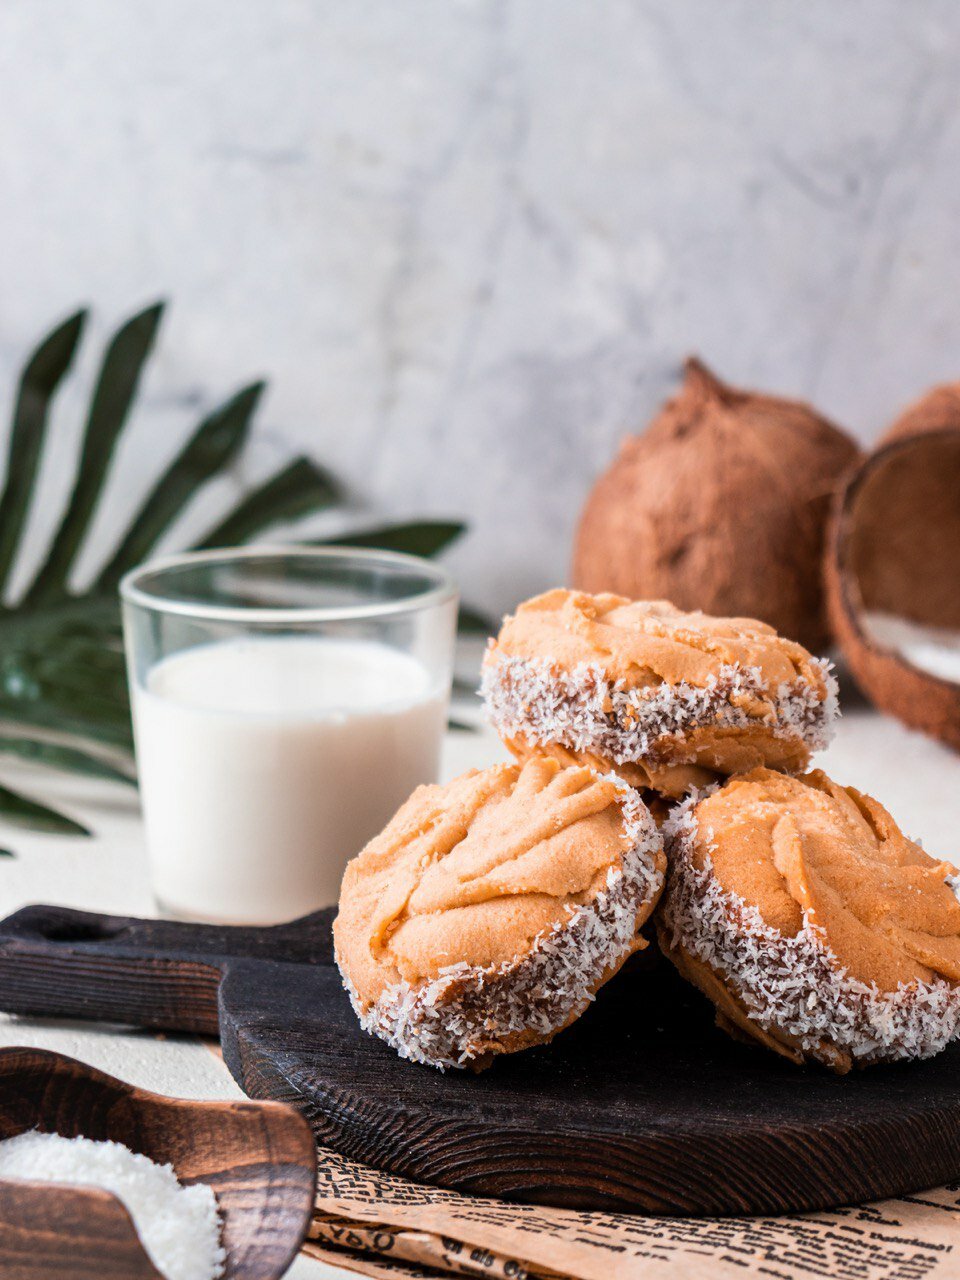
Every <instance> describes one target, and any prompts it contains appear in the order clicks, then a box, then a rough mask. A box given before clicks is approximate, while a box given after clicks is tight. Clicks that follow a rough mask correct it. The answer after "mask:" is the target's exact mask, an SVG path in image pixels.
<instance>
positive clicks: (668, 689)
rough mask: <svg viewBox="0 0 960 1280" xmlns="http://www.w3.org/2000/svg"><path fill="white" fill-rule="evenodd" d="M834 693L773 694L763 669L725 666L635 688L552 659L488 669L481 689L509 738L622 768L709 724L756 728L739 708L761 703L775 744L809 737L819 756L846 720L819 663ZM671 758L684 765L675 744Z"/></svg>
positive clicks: (585, 666)
mask: <svg viewBox="0 0 960 1280" xmlns="http://www.w3.org/2000/svg"><path fill="white" fill-rule="evenodd" d="M814 665H815V666H816V667H817V669H818V670H819V672H820V674H821V676H822V678H823V682H824V685H825V687H826V694H825V695H822V694H821V693H820V691H819V690H818V689H816V688H815V687H814V686H813V685H811V684H810V682H809V681H807V680H795V681H792V682H790V683H784V684H781V685H779V687H778V688H777V689H776V690H771V689H770V688H769V687H768V686H767V684H766V683H765V682H764V680H763V676H762V673H761V671H760V669H759V668H758V667H741V666H738V665H735V664H734V665H730V664H726V665H724V666H722V667H721V668H720V671H719V673H718V674H717V675H715V676H711V678H710V679H709V680H708V682H707V683H706V684H705V685H703V686H697V685H692V684H688V683H686V682H685V681H684V682H681V683H680V684H666V683H664V684H659V685H654V686H652V687H645V688H631V689H628V688H626V687H625V685H624V681H623V680H622V679H620V680H616V681H610V680H608V679H607V678H606V673H605V672H604V670H603V668H602V667H601V666H599V665H597V664H594V663H586V662H582V663H580V664H578V665H577V666H575V667H574V668H573V669H572V670H570V671H566V670H564V669H563V668H562V667H558V666H556V665H555V664H554V663H552V662H550V660H549V659H547V658H539V659H528V658H518V657H500V658H498V659H497V660H495V661H493V662H491V663H489V664H488V665H487V666H486V667H484V671H483V678H482V683H481V687H480V691H481V694H482V695H483V699H484V706H485V710H486V714H487V718H488V720H489V721H490V723H491V724H492V725H493V726H494V728H495V729H496V730H497V732H498V733H499V734H500V735H501V736H502V737H506V738H512V737H515V736H517V735H522V736H523V737H525V738H526V739H527V740H528V741H530V742H534V743H537V744H539V745H547V744H549V743H559V744H560V745H561V746H564V747H567V748H569V749H570V750H572V751H583V752H588V753H590V754H593V755H600V756H603V757H605V758H607V759H609V760H613V761H615V762H616V763H617V764H627V763H629V762H634V761H641V760H649V761H656V762H661V761H663V760H664V759H666V758H667V757H666V756H665V755H664V753H663V746H664V744H663V742H662V740H663V739H670V738H673V737H675V736H678V735H679V736H682V735H683V733H684V732H685V731H687V730H688V729H692V728H696V727H697V726H699V725H704V724H710V725H718V726H720V727H724V728H726V727H729V728H736V729H744V728H748V727H749V726H751V725H755V724H757V722H758V721H757V717H756V716H755V715H750V714H749V712H748V711H746V710H745V709H744V707H743V706H742V705H739V704H741V703H742V702H743V701H744V700H745V699H749V700H756V699H758V698H759V699H762V700H763V701H764V702H765V704H766V706H767V708H768V719H767V720H766V721H763V722H762V723H768V724H769V726H770V729H771V731H772V732H773V733H774V734H775V735H776V736H777V737H783V738H791V737H799V738H801V739H802V740H803V741H804V742H805V743H806V744H807V746H809V747H810V749H811V751H818V750H820V749H821V748H823V747H825V746H826V745H827V743H828V742H829V741H830V738H831V737H832V734H833V724H834V721H835V720H836V718H837V715H838V714H839V699H838V694H837V682H836V679H835V677H834V675H833V670H832V664H831V663H830V662H828V661H827V660H826V659H825V658H818V659H815V660H814ZM669 745H670V754H669V759H670V760H671V761H673V762H676V763H680V762H681V759H682V757H679V756H678V755H677V754H676V743H670V744H669Z"/></svg>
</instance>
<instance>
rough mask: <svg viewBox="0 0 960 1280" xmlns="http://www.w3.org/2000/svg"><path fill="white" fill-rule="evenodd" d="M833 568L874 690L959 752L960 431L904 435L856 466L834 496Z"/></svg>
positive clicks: (863, 682)
mask: <svg viewBox="0 0 960 1280" xmlns="http://www.w3.org/2000/svg"><path fill="white" fill-rule="evenodd" d="M825 578H826V589H827V609H828V614H829V618H830V624H831V626H832V628H833V632H834V635H835V637H836V639H837V642H838V644H839V645H840V647H841V649H842V650H843V653H844V656H845V657H846V659H847V662H848V663H849V665H850V668H851V671H852V672H853V675H854V678H855V679H856V681H857V683H858V684H859V685H860V687H861V689H862V690H863V692H864V693H865V694H866V695H867V697H868V698H870V700H871V701H872V702H873V703H874V704H875V705H876V706H877V707H879V708H881V710H884V711H888V712H890V713H891V714H892V715H894V716H896V717H897V718H898V719H900V720H902V721H903V722H904V724H907V725H909V726H911V727H912V728H915V729H921V730H922V731H923V732H925V733H929V734H931V735H932V736H933V737H935V738H939V739H940V740H941V741H943V742H946V743H948V744H949V745H950V746H952V747H953V748H954V749H956V750H958V751H960V431H956V430H955V429H952V428H946V429H943V430H939V431H929V432H924V433H922V434H917V435H907V436H904V437H901V438H900V439H897V440H894V441H893V442H892V443H890V444H888V445H886V446H884V447H883V448H881V449H878V450H877V452H876V453H874V454H871V456H870V457H869V458H867V460H866V461H865V462H864V463H863V464H862V465H861V466H860V467H859V468H858V469H857V471H856V472H854V474H853V476H852V477H851V478H850V479H849V480H848V482H847V484H846V485H845V486H844V488H843V489H842V490H841V491H840V493H839V494H838V495H837V499H836V502H835V506H834V511H833V516H832V519H831V525H830V531H829V536H828V540H827V551H826V562H825ZM952 646H956V650H954V648H953V647H952ZM937 670H939V671H940V674H936V673H935V672H936V671H937Z"/></svg>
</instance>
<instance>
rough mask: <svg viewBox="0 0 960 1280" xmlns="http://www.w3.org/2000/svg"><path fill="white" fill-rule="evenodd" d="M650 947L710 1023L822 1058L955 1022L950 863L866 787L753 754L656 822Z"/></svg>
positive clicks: (896, 1055) (883, 1055)
mask: <svg viewBox="0 0 960 1280" xmlns="http://www.w3.org/2000/svg"><path fill="white" fill-rule="evenodd" d="M666 837H667V849H668V855H669V864H670V869H669V874H668V881H667V888H666V890H665V892H664V896H663V902H662V904H661V909H660V912H659V915H658V919H657V930H658V934H659V937H660V944H661V948H662V949H663V951H664V953H665V954H666V955H667V956H668V957H669V958H670V959H671V960H672V961H673V962H674V964H675V965H676V966H677V968H678V969H679V971H680V972H681V973H682V974H683V976H684V977H685V978H687V979H689V981H690V982H692V983H694V985H695V986H697V987H699V988H700V990H701V991H703V992H704V993H705V994H706V995H707V996H708V997H709V998H710V999H711V1000H712V1001H713V1003H714V1004H715V1005H716V1007H717V1014H718V1017H717V1021H718V1025H720V1026H722V1027H724V1029H725V1030H728V1031H730V1032H731V1033H732V1034H740V1035H741V1036H743V1035H745V1036H749V1037H752V1038H753V1039H754V1040H758V1041H760V1042H761V1043H762V1044H765V1045H766V1046H767V1047H768V1048H770V1049H773V1050H774V1051H775V1052H777V1053H780V1054H782V1055H783V1056H784V1057H786V1058H789V1059H790V1060H791V1061H793V1062H797V1063H801V1062H804V1061H806V1060H810V1059H813V1060H816V1061H818V1062H821V1063H823V1064H825V1065H826V1066H828V1067H831V1068H832V1069H833V1070H834V1071H838V1072H841V1073H843V1072H846V1071H849V1070H850V1068H851V1067H852V1066H854V1065H866V1064H867V1063H872V1062H890V1061H895V1060H897V1059H903V1058H928V1057H931V1056H932V1055H933V1054H935V1053H938V1052H939V1051H940V1050H941V1049H943V1048H944V1046H945V1045H946V1044H947V1043H948V1042H949V1041H950V1040H952V1039H953V1038H954V1037H955V1036H956V1035H957V1034H958V1029H960V985H958V984H960V902H958V900H957V883H958V882H957V879H956V877H957V871H956V869H955V868H954V867H952V866H951V865H950V864H949V863H947V862H937V861H935V860H934V859H933V858H931V857H929V856H928V855H927V854H926V853H924V851H923V850H922V849H921V848H920V846H919V845H917V844H914V843H913V841H911V840H908V839H907V838H906V836H904V835H903V833H902V832H901V831H900V829H899V828H898V827H897V825H896V823H895V822H894V821H893V819H892V818H891V817H890V815H889V813H887V811H886V810H885V809H884V808H883V807H882V806H881V805H879V804H877V802H876V801H875V800H872V799H871V798H870V797H869V796H865V795H861V794H860V792H858V791H855V790H854V789H853V788H852V787H841V786H839V785H838V784H837V783H835V782H832V781H831V780H830V779H829V778H828V777H827V776H826V774H824V773H822V772H820V771H819V770H815V771H813V772H812V773H809V774H807V775H806V776H804V777H800V778H791V777H787V776H786V775H784V774H780V773H774V772H773V771H771V770H769V769H757V770H755V771H754V772H752V773H749V774H747V775H745V776H744V777H740V778H732V779H731V780H730V781H728V782H727V783H726V784H725V785H724V786H722V787H719V788H717V789H716V790H714V791H713V793H712V794H710V795H708V796H706V797H705V798H701V799H699V800H697V799H696V798H692V799H690V800H688V801H686V802H684V803H683V804H682V805H680V806H678V808H677V809H676V811H675V812H674V814H673V815H672V816H671V818H670V819H669V820H668V822H667V824H666Z"/></svg>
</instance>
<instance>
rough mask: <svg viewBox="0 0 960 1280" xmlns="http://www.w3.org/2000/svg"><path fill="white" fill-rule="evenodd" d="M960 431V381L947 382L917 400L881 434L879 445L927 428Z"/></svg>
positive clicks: (930, 429)
mask: <svg viewBox="0 0 960 1280" xmlns="http://www.w3.org/2000/svg"><path fill="white" fill-rule="evenodd" d="M947 428H952V429H953V430H954V431H960V382H945V383H943V384H942V386H939V387H933V388H932V389H931V390H930V391H928V392H927V393H926V394H925V395H922V396H921V397H920V399H919V400H915V401H914V402H913V404H911V405H909V406H908V407H907V408H906V409H904V411H903V413H901V415H900V417H899V418H897V420H896V422H894V424H893V426H892V427H890V428H889V430H887V431H886V432H884V434H883V435H882V436H881V437H880V440H879V442H878V444H880V445H883V444H889V443H890V441H891V440H902V439H903V437H904V436H915V435H919V434H921V433H922V432H924V431H943V430H946V429H947Z"/></svg>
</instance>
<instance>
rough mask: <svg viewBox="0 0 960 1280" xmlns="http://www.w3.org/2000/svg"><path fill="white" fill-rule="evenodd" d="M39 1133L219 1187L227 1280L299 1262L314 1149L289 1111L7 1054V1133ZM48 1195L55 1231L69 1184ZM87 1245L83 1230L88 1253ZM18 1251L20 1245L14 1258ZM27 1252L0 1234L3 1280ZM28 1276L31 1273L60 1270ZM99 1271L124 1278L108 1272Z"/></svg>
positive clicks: (6, 1193)
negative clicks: (135, 1157) (126, 1152)
mask: <svg viewBox="0 0 960 1280" xmlns="http://www.w3.org/2000/svg"><path fill="white" fill-rule="evenodd" d="M31 1128H39V1129H41V1130H43V1131H44V1132H54V1133H61V1134H63V1135H64V1136H66V1137H70V1138H72V1137H77V1136H80V1135H82V1136H84V1137H87V1138H93V1139H96V1140H103V1139H110V1140H111V1141H114V1142H122V1143H123V1144H124V1145H125V1146H127V1147H130V1149H131V1150H133V1151H139V1152H142V1153H143V1154H144V1155H147V1156H149V1157H150V1158H151V1159H152V1160H156V1161H158V1162H160V1163H162V1164H168V1163H169V1164H172V1165H173V1167H174V1170H175V1171H176V1174H177V1177H178V1178H179V1179H180V1181H181V1182H183V1183H192V1182H198V1181H202V1182H205V1183H207V1184H208V1185H209V1186H211V1187H212V1188H213V1190H214V1193H215V1194H216V1197H217V1204H218V1207H219V1209H220V1213H221V1216H222V1218H223V1245H224V1248H225V1249H226V1252H227V1267H226V1271H225V1276H226V1277H227V1278H228V1280H229V1278H235V1280H275V1277H278V1276H281V1275H282V1274H283V1272H284V1271H285V1270H286V1269H287V1267H288V1266H289V1264H290V1261H291V1260H292V1258H293V1257H294V1256H295V1254H296V1252H297V1250H298V1248H299V1246H300V1242H301V1241H302V1240H303V1237H304V1235H305V1233H306V1229H307V1225H308V1223H309V1220H310V1215H311V1212H312V1208H313V1196H314V1190H315V1183H316V1153H315V1149H314V1144H313V1139H312V1137H311V1135H310V1131H309V1129H308V1127H307V1126H306V1125H305V1124H304V1122H303V1120H302V1119H301V1117H300V1116H299V1115H297V1114H296V1112H294V1111H291V1110H290V1109H289V1108H287V1107H283V1106H279V1105H277V1104H275V1103H268V1104H264V1103H252V1102H192V1101H187V1100H184V1099H179V1098H166V1097H161V1096H160V1095H159V1094H154V1093H149V1092H148V1091H146V1090H144V1089H136V1088H134V1087H133V1086H131V1085H128V1084H124V1083H122V1082H121V1081H119V1080H115V1079H113V1078H112V1077H111V1076H108V1075H105V1074H104V1073H102V1072H100V1071H96V1070H94V1069H93V1068H92V1067H88V1066H86V1065H84V1064H83V1063H81V1062H77V1061H75V1060H74V1059H72V1058H67V1057H64V1056H62V1055H60V1054H54V1053H47V1052H44V1051H42V1050H39V1049H16V1048H15V1049H4V1050H0V1138H6V1137H11V1136H13V1135H14V1134H16V1133H20V1132H23V1131H24V1130H25V1129H31ZM16 1186H17V1184H15V1183H12V1182H7V1183H4V1182H0V1222H2V1221H4V1220H5V1219H7V1218H9V1217H11V1216H12V1214H13V1212H14V1208H15V1205H14V1204H13V1200H15V1199H16V1195H17V1193H16V1191H15V1190H14V1189H15V1188H16ZM42 1190H44V1189H43V1188H39V1189H38V1193H39V1191H42ZM46 1194H47V1197H48V1199H47V1210H46V1220H45V1221H46V1226H47V1227H49V1226H50V1225H51V1224H52V1223H54V1222H56V1221H57V1220H58V1218H59V1215H60V1209H59V1205H60V1197H61V1189H60V1188H57V1189H56V1190H53V1189H51V1188H46ZM11 1198H12V1199H11ZM107 1199H111V1197H107ZM97 1212H98V1213H99V1214H100V1217H99V1219H98V1222H97V1224H96V1226H97V1230H98V1231H102V1232H103V1233H104V1248H105V1250H106V1251H107V1253H108V1254H109V1253H110V1252H111V1251H115V1252H116V1253H117V1256H118V1258H119V1257H120V1256H121V1255H122V1254H123V1253H124V1250H125V1249H126V1248H127V1245H126V1244H125V1243H124V1237H125V1229H124V1228H123V1224H122V1222H121V1219H120V1218H118V1217H117V1215H116V1212H115V1210H111V1209H109V1207H108V1206H105V1205H103V1204H101V1205H100V1206H99V1207H98V1208H97ZM68 1229H69V1230H70V1231H72V1230H73V1227H72V1226H71V1225H70V1224H69V1223H68V1224H67V1225H66V1226H64V1227H63V1228H62V1229H61V1230H62V1231H63V1233H64V1234H66V1233H67V1231H68ZM86 1239H87V1236H86V1235H85V1234H84V1233H83V1232H82V1231H81V1233H80V1236H79V1243H78V1248H79V1249H81V1251H82V1249H83V1248H85V1244H84V1242H85V1240H86ZM8 1247H9V1248H10V1249H12V1250H13V1253H12V1254H10V1255H9V1256H8V1254H7V1253H6V1252H5V1250H6V1249H8ZM49 1247H51V1248H52V1247H53V1246H52V1245H51V1246H49ZM21 1252H22V1249H21V1246H20V1243H19V1242H17V1241H16V1240H14V1241H13V1242H12V1244H10V1245H9V1246H8V1240H7V1236H6V1233H0V1275H2V1276H3V1277H4V1280H6V1276H7V1274H8V1272H7V1269H6V1266H7V1263H8V1262H10V1264H11V1265H13V1262H14V1261H15V1260H16V1258H17V1257H19V1255H20V1253H21ZM18 1265H19V1264H18ZM24 1274H25V1275H29V1276H31V1278H32V1277H33V1276H39V1275H40V1274H46V1275H51V1274H55V1272H53V1271H49V1272H46V1273H41V1272H32V1273H31V1272H25V1273H24ZM63 1274H69V1275H71V1276H72V1275H73V1274H74V1272H73V1271H69V1272H65V1273H63ZM77 1274H79V1275H84V1274H85V1273H84V1272H83V1271H80V1272H78V1273H77ZM91 1274H93V1273H92V1272H91ZM101 1274H102V1275H105V1276H110V1275H112V1274H114V1273H112V1272H110V1271H104V1270H102V1271H101ZM116 1274H117V1275H122V1274H131V1275H139V1274H140V1272H129V1273H126V1272H123V1271H117V1272H116ZM143 1274H144V1275H150V1274H151V1272H144V1273H143Z"/></svg>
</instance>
